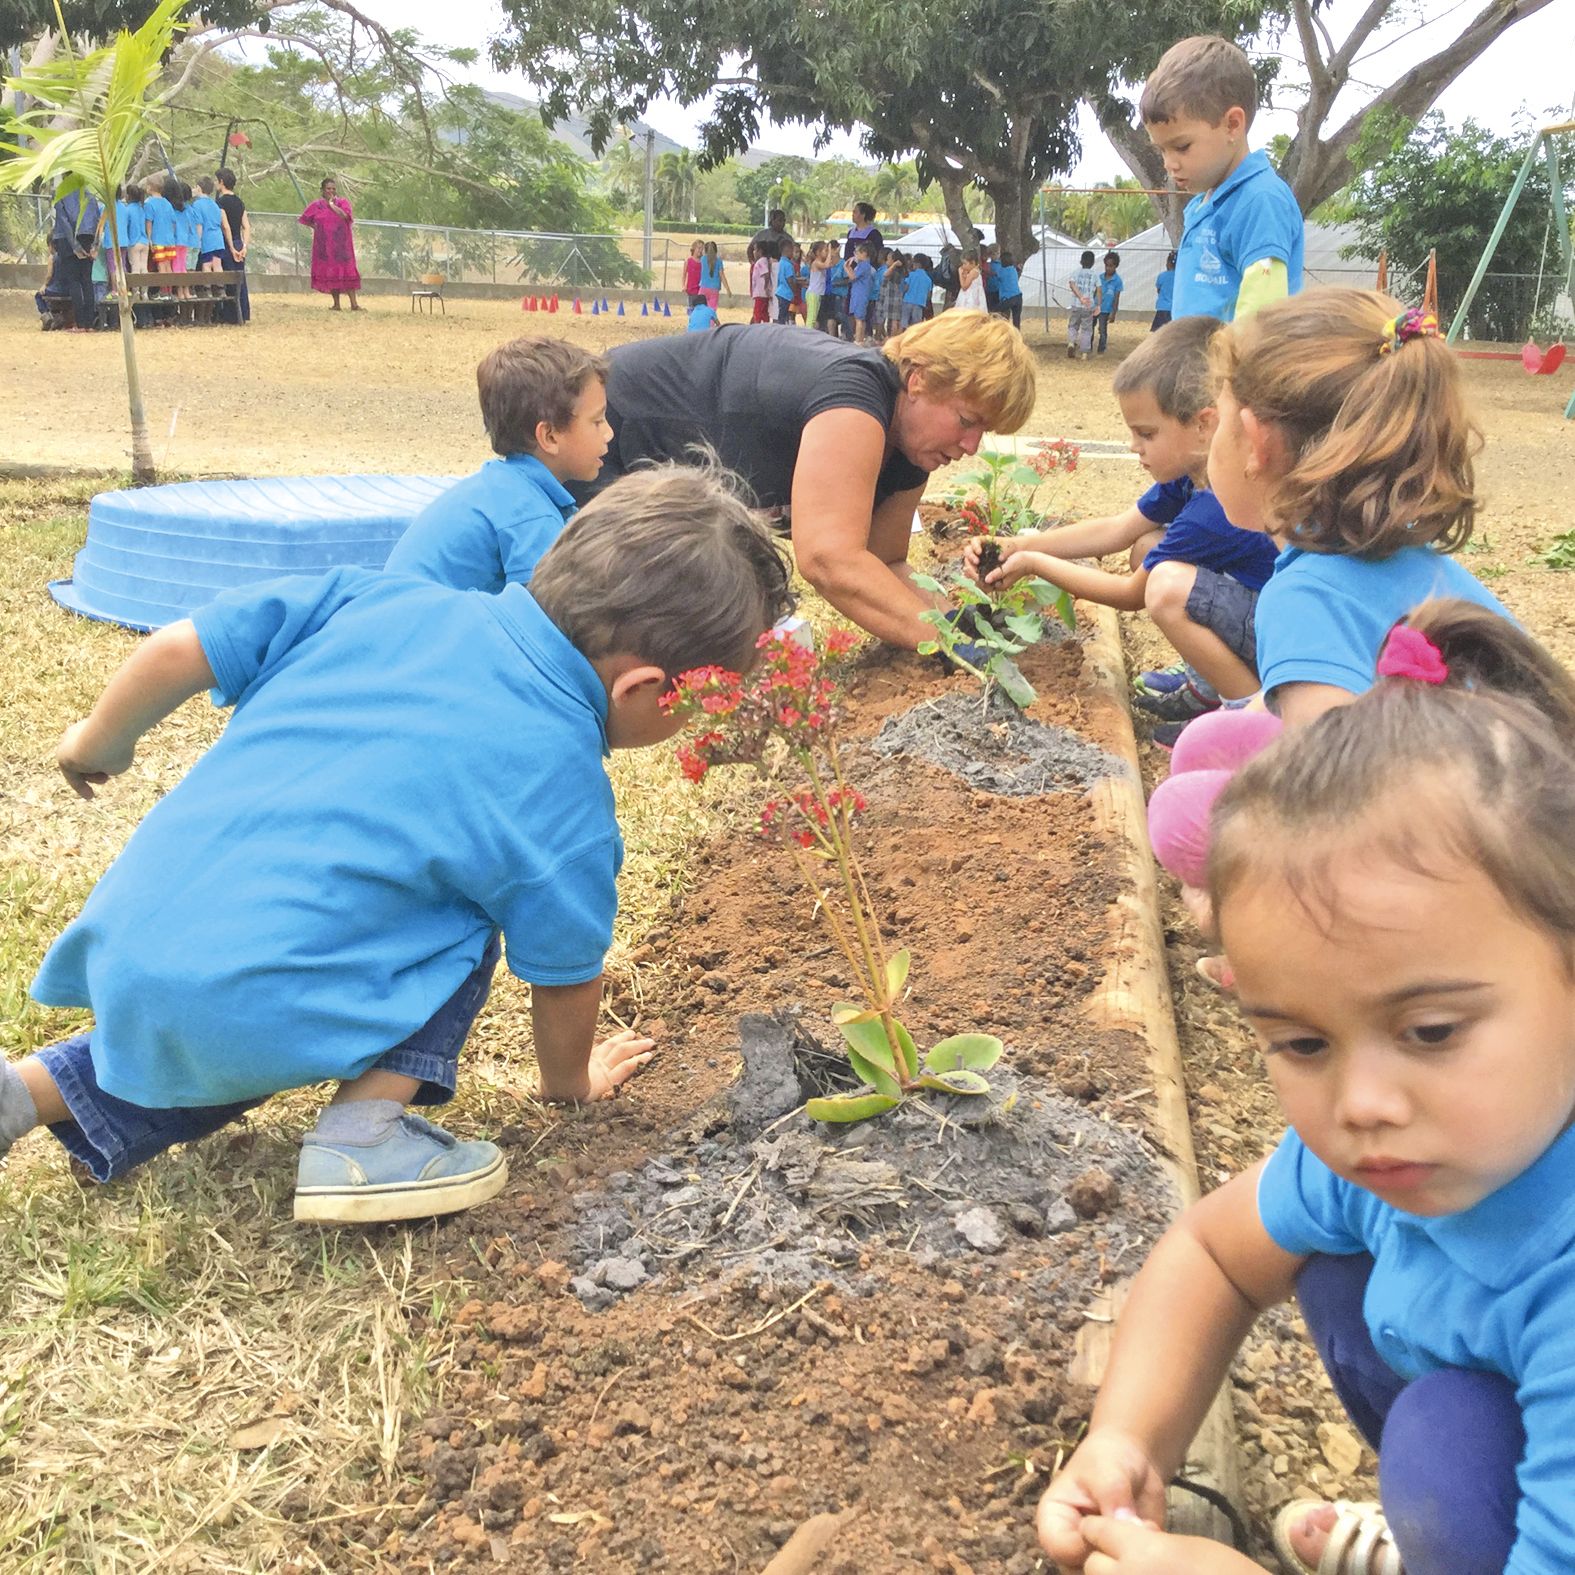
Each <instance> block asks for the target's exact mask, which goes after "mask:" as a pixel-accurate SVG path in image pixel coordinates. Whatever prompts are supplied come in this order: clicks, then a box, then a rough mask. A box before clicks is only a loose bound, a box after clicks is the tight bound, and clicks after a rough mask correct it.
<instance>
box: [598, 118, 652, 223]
mask: <svg viewBox="0 0 1575 1575" xmlns="http://www.w3.org/2000/svg"><path fill="white" fill-rule="evenodd" d="M602 169H603V171H604V172H605V175H606V180H607V195H608V196H609V197H611V198H612V200H613V201H614V202H616V203H618V204H619V206H620V207H625V208H630V207H634V206H636V205H637V203H638V202H639V199H640V197H641V196H642V194H643V193H644V191H645V150H644V148H637V147H635V145H634V138H633V137H632V136H630V134H629V128H628V127H627V126H624V127H622V128H621V129H620V131H619V133H618V135H617V137H615V138H614V139H613V142H612V145H611V146H610V147H609V148H608V149H607V151H606V152H605V153H604V154H602Z"/></svg>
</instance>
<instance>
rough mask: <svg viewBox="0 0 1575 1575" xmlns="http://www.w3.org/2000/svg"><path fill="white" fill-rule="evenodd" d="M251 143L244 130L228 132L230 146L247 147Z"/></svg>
mask: <svg viewBox="0 0 1575 1575" xmlns="http://www.w3.org/2000/svg"><path fill="white" fill-rule="evenodd" d="M251 145H252V139H251V138H250V137H248V136H247V135H246V133H245V132H244V131H232V132H231V133H230V146H231V147H232V148H249V147H250V146H251Z"/></svg>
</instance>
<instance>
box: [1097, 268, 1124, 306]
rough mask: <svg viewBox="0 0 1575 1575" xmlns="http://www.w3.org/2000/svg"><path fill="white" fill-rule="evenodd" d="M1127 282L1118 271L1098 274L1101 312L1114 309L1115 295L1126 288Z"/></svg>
mask: <svg viewBox="0 0 1575 1575" xmlns="http://www.w3.org/2000/svg"><path fill="white" fill-rule="evenodd" d="M1126 287H1127V282H1126V280H1125V279H1123V278H1122V277H1121V275H1120V274H1119V273H1109V274H1105V273H1102V274H1100V276H1099V309H1100V311H1102V312H1113V311H1115V309H1116V297H1117V296H1119V295H1120V294H1121V292H1122V291H1123V290H1124V289H1126Z"/></svg>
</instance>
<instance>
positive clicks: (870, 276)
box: [845, 241, 875, 344]
mask: <svg viewBox="0 0 1575 1575" xmlns="http://www.w3.org/2000/svg"><path fill="white" fill-rule="evenodd" d="M845 272H846V273H847V276H848V322H849V323H850V324H851V326H852V329H853V332H852V334H851V335H850V337H851V338H852V340H853V342H854V343H855V344H863V343H864V336H865V334H866V332H867V331H868V326H869V325H868V322H867V319H868V317H869V310H870V296H871V294H872V293H873V291H874V284H875V268H874V265H873V264H872V263H871V262H870V249H869V246H868V245H867V244H866V243H865V242H863V241H860V242H859V244H858V245H857V246H856V247H855V248H854V250H853V256H852V258H851V259H850V260H849V262H848V263H847V265H846V268H845Z"/></svg>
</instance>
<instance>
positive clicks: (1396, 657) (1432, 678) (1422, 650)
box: [1378, 623, 1449, 684]
mask: <svg viewBox="0 0 1575 1575" xmlns="http://www.w3.org/2000/svg"><path fill="white" fill-rule="evenodd" d="M1378 676H1379V677H1380V678H1411V679H1414V680H1415V681H1416V682H1417V683H1419V684H1441V683H1443V682H1444V680H1445V679H1446V678H1448V677H1449V664H1448V663H1447V662H1446V661H1445V660H1444V653H1443V652H1442V651H1440V650H1439V648H1438V647H1437V646H1436V645H1434V644H1433V642H1432V641H1431V640H1430V639H1428V637H1427V636H1426V635H1425V634H1423V633H1422V631H1421V630H1420V629H1413V628H1412V627H1411V626H1410V624H1406V623H1397V624H1396V625H1395V626H1394V628H1393V629H1391V630H1390V631H1389V638H1388V639H1387V640H1385V641H1384V648H1383V650H1382V651H1381V652H1379V655H1378Z"/></svg>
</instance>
